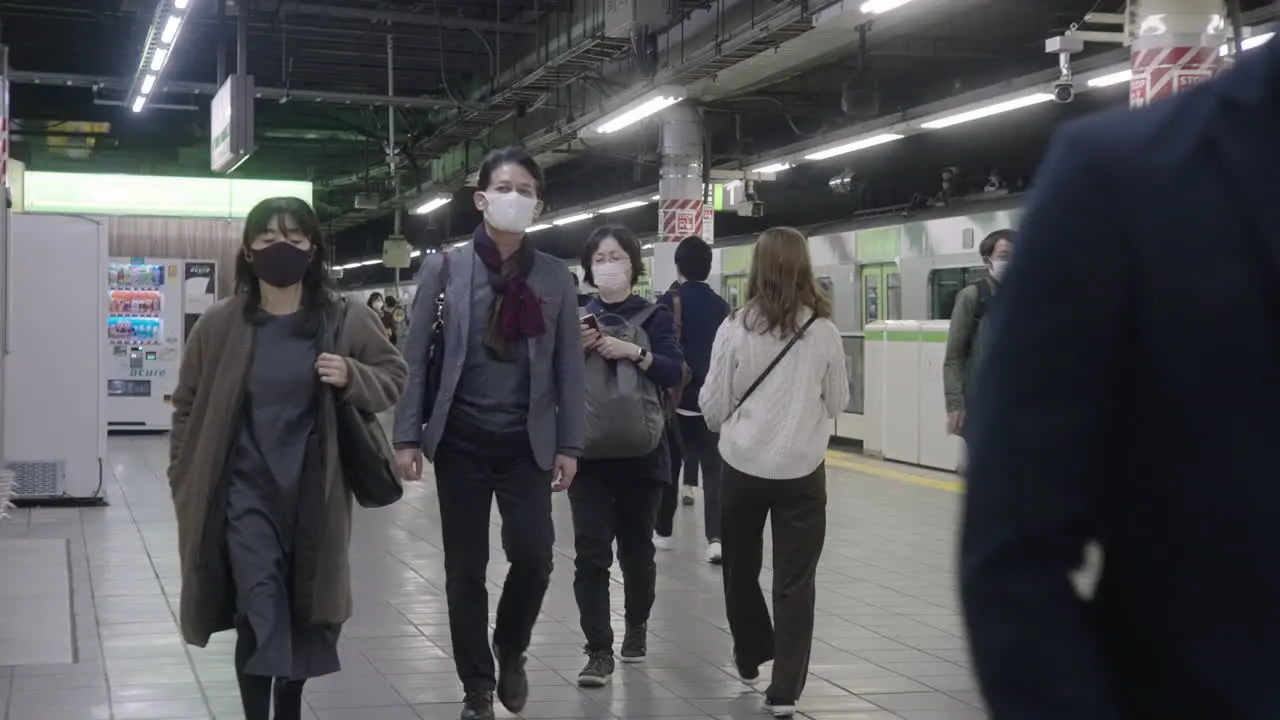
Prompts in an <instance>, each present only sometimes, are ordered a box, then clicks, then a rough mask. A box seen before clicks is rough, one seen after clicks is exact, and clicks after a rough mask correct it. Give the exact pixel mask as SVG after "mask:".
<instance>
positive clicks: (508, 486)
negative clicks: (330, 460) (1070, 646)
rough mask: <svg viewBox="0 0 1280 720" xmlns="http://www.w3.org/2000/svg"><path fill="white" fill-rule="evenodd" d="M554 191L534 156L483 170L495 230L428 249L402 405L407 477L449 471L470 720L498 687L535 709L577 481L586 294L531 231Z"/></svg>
mask: <svg viewBox="0 0 1280 720" xmlns="http://www.w3.org/2000/svg"><path fill="white" fill-rule="evenodd" d="M542 189H543V175H542V170H541V168H539V167H538V165H537V164H536V163H535V162H534V161H533V159H532V158H531V157H529V155H528V154H526V153H524V151H522V150H518V149H506V150H499V151H496V152H494V153H493V154H491V155H490V156H489V157H488V158H486V159H485V161H484V163H483V164H482V165H481V168H480V182H479V190H478V191H477V192H476V194H475V203H476V207H477V209H479V210H481V211H482V212H484V214H485V221H484V223H483V224H481V225H480V227H478V228H477V229H476V232H475V236H474V239H473V241H472V242H471V243H469V244H467V245H465V246H463V247H461V248H458V249H456V250H452V251H449V252H446V253H441V254H434V255H429V256H428V257H427V259H426V260H425V261H424V262H423V264H422V269H421V270H420V271H419V274H418V290H417V295H416V298H415V303H414V311H413V317H412V319H411V320H412V321H411V323H410V330H409V342H408V347H407V348H406V353H405V355H406V360H407V361H408V363H409V387H408V389H407V390H406V392H405V394H404V396H403V397H402V399H401V402H400V406H399V407H398V408H397V411H396V422H395V430H394V441H395V445H396V459H397V463H398V464H399V466H400V469H401V472H402V473H403V474H404V476H405V478H406V479H409V480H414V479H418V478H419V477H420V476H421V472H422V463H423V458H424V456H425V458H426V459H428V460H430V461H431V462H432V463H433V464H434V466H435V476H436V488H437V491H438V495H439V501H440V518H441V526H442V527H441V529H442V535H443V538H444V553H445V578H446V594H447V597H448V603H449V626H450V633H451V635H452V639H453V655H454V662H455V664H456V666H457V670H458V676H459V677H460V678H461V680H462V683H463V689H464V691H465V693H466V697H465V699H464V701H463V710H462V719H463V720H490V719H491V718H493V716H494V715H493V700H494V691H495V689H496V691H497V695H498V699H499V700H500V701H501V702H502V704H503V705H504V706H505V707H506V708H507V709H508V710H510V711H512V712H517V713H518V712H520V710H521V709H523V707H524V704H525V701H526V699H527V697H528V681H527V678H526V677H525V672H524V653H525V649H526V648H527V647H528V645H529V638H530V636H531V635H532V633H533V624H534V621H535V620H536V619H537V617H538V613H539V611H540V609H541V607H542V598H543V595H544V594H545V593H546V590H547V585H548V583H549V581H550V577H551V557H552V556H551V553H552V548H551V546H552V543H553V542H554V539H555V531H554V527H553V525H552V521H551V493H552V491H553V490H554V491H556V492H560V491H563V490H566V489H567V488H568V487H569V485H570V484H571V483H572V482H573V477H574V474H575V473H576V472H577V458H578V457H579V455H580V454H581V451H582V443H583V435H584V428H583V422H584V420H583V415H584V412H585V408H584V403H585V399H584V387H583V383H584V379H583V352H582V341H581V336H580V331H579V327H578V302H577V291H576V290H575V288H574V285H573V280H572V279H571V278H570V273H569V272H568V270H567V268H566V267H565V265H564V263H562V262H560V261H559V260H557V259H555V258H553V257H551V256H549V255H545V254H543V253H540V252H538V251H537V250H535V249H534V247H533V243H532V241H530V240H528V239H526V237H525V234H524V231H525V229H526V228H527V227H528V226H529V225H530V224H531V223H532V222H533V218H534V217H536V216H537V214H538V213H539V212H540V211H541V207H542V201H541V196H542ZM441 299H442V300H443V302H440V301H441ZM437 312H440V313H441V317H442V325H441V330H440V332H437V330H436V327H437V323H436V322H434V321H435V320H436V318H437ZM437 335H442V337H437ZM441 341H442V342H443V345H440V344H438V343H439V342H441ZM432 351H434V352H437V353H439V352H443V362H442V363H440V364H439V365H438V368H439V377H438V378H435V377H430V376H429V375H430V373H432V369H431V367H429V364H430V363H429V361H428V356H429V355H430V354H431V352H432ZM431 395H434V397H429V396H431ZM427 404H430V405H431V406H430V407H425V406H426V405H427ZM495 496H496V497H497V500H498V511H499V512H500V513H501V515H502V545H503V549H504V550H505V551H506V555H507V560H508V562H510V563H511V568H510V570H509V571H508V573H507V579H506V583H505V584H504V586H503V590H502V598H501V599H500V600H499V602H498V609H497V622H496V623H495V628H494V633H493V652H492V653H491V652H490V646H489V641H488V636H487V633H488V622H489V616H488V593H487V591H486V589H485V571H486V567H487V565H488V561H489V517H490V507H491V503H492V501H493V498H494V497H495ZM494 654H496V656H497V673H496V680H495V666H494Z"/></svg>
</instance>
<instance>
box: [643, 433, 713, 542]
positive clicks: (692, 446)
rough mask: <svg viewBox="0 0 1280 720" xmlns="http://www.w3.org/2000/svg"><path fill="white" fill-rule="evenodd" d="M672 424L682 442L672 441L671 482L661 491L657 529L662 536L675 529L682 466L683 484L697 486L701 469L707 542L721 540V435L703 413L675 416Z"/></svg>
mask: <svg viewBox="0 0 1280 720" xmlns="http://www.w3.org/2000/svg"><path fill="white" fill-rule="evenodd" d="M674 419H675V422H673V423H671V424H670V425H669V427H671V428H672V432H673V433H675V434H677V435H678V439H679V442H678V443H671V447H672V450H671V484H670V485H668V486H667V488H666V490H665V491H663V493H662V504H661V506H660V507H659V509H658V524H657V527H656V530H657V532H658V534H659V535H661V536H663V537H671V533H672V532H673V531H674V525H675V516H676V506H677V505H679V504H680V469H681V466H682V465H683V467H684V484H685V485H689V486H693V487H697V485H698V470H699V469H701V470H702V521H703V530H704V531H705V533H706V536H707V541H708V542H710V541H712V540H719V539H720V523H721V516H722V512H721V508H720V505H721V500H720V495H721V492H722V491H721V485H722V484H723V483H722V480H721V474H722V470H721V466H722V465H723V464H724V463H722V462H721V460H720V449H719V445H720V435H719V434H718V433H713V432H711V429H710V428H708V427H707V422H706V421H705V420H703V419H702V416H701V415H676V416H675V418H674Z"/></svg>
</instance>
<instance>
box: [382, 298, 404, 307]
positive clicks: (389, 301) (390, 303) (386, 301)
mask: <svg viewBox="0 0 1280 720" xmlns="http://www.w3.org/2000/svg"><path fill="white" fill-rule="evenodd" d="M382 304H383V305H385V306H386V307H387V309H388V310H395V309H396V306H397V305H399V304H400V301H399V300H396V296H395V295H388V296H386V297H385V298H383V300H382Z"/></svg>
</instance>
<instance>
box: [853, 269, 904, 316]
mask: <svg viewBox="0 0 1280 720" xmlns="http://www.w3.org/2000/svg"><path fill="white" fill-rule="evenodd" d="M858 285H859V286H860V287H861V288H862V324H863V326H866V324H867V323H872V322H877V321H882V320H901V319H902V273H900V272H899V271H898V264H897V263H874V264H868V265H861V266H859V267H858Z"/></svg>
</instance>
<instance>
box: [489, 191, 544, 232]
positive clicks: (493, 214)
mask: <svg viewBox="0 0 1280 720" xmlns="http://www.w3.org/2000/svg"><path fill="white" fill-rule="evenodd" d="M484 197H485V200H486V201H487V205H486V207H485V211H484V219H485V222H487V223H489V226H490V227H492V228H493V229H494V230H498V231H500V232H508V233H522V232H524V231H525V230H527V229H528V228H529V226H530V225H532V224H533V211H534V210H535V209H536V208H537V206H538V200H537V198H531V197H525V196H524V195H521V194H520V193H517V192H507V193H495V192H487V193H485V194H484Z"/></svg>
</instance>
